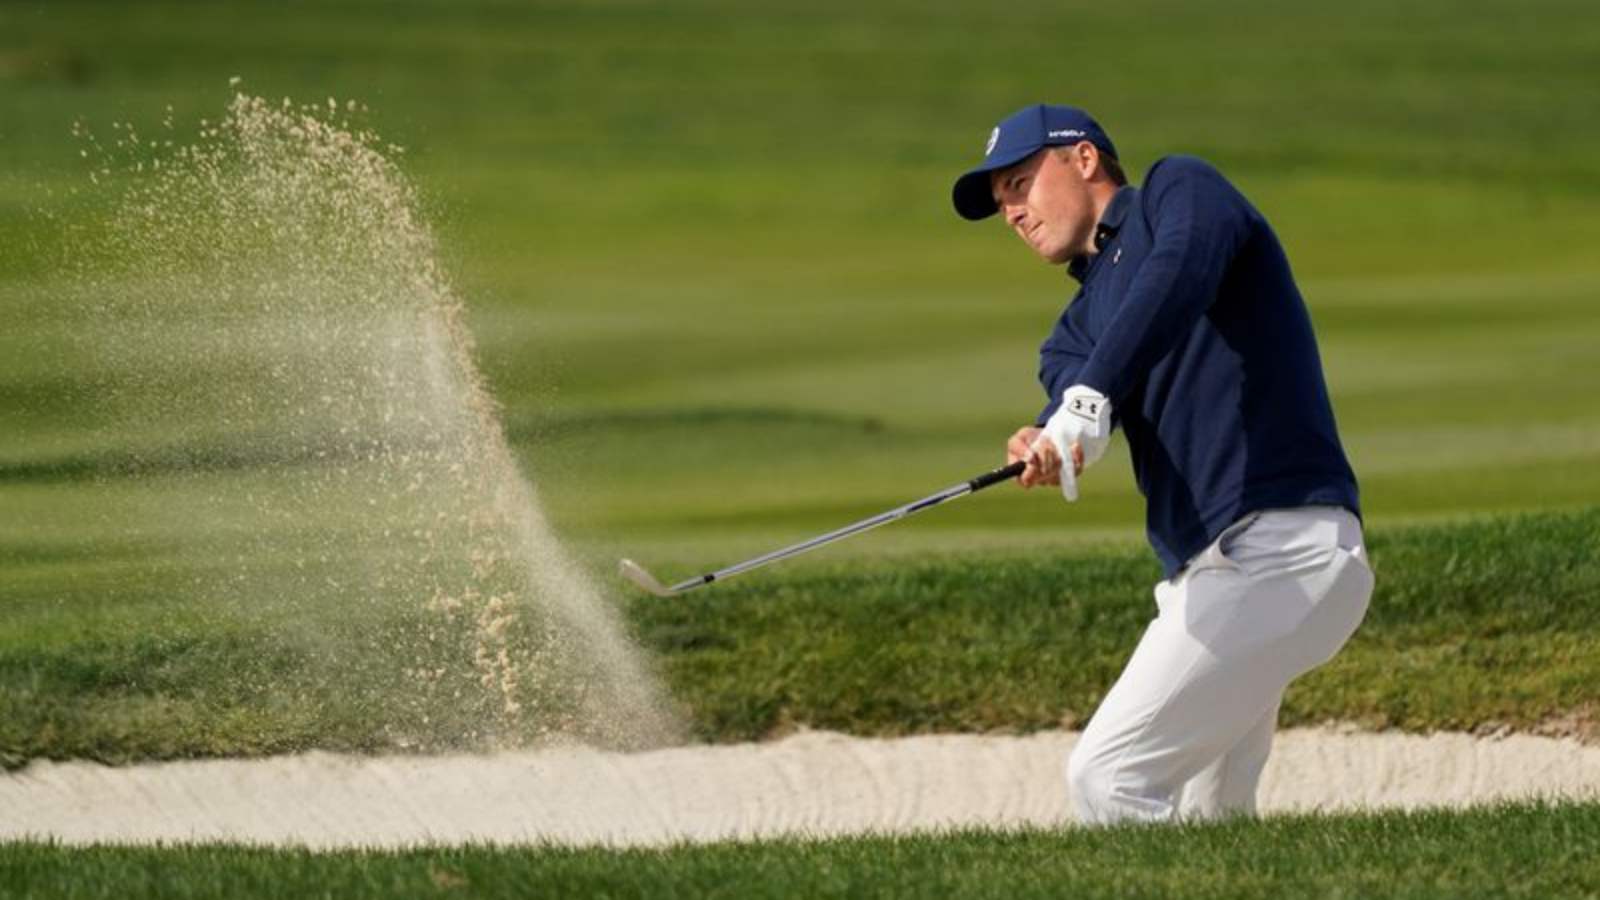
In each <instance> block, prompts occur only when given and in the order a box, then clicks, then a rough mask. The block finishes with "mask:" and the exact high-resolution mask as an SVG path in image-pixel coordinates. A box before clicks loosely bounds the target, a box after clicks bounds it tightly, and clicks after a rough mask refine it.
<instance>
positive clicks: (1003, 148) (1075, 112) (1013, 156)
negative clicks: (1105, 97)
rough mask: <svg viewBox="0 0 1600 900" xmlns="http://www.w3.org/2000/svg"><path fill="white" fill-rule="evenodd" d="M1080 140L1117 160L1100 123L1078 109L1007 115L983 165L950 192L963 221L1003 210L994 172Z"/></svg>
mask: <svg viewBox="0 0 1600 900" xmlns="http://www.w3.org/2000/svg"><path fill="white" fill-rule="evenodd" d="M1079 141H1088V142H1089V143H1091V144H1093V145H1095V146H1096V147H1099V148H1100V152H1101V153H1104V154H1106V155H1108V156H1110V157H1111V158H1112V159H1116V158H1117V148H1116V146H1115V145H1113V144H1112V143H1111V138H1109V137H1107V136H1106V133H1105V131H1103V130H1102V129H1101V128H1100V123H1098V122H1096V121H1095V120H1094V119H1093V118H1091V117H1090V115H1089V114H1088V113H1086V112H1084V111H1083V110H1081V109H1078V108H1077V107H1075V106H1050V105H1048V104H1044V103H1035V104H1034V105H1032V106H1026V107H1023V108H1022V109H1019V110H1017V111H1016V112H1014V113H1012V114H1011V115H1009V116H1006V117H1005V118H1004V119H1002V120H1001V121H1000V124H999V125H996V126H995V127H994V130H993V131H991V132H989V144H988V146H986V147H984V148H983V163H982V164H981V165H979V166H978V167H977V168H976V169H973V170H972V171H970V172H968V173H966V174H965V175H962V176H961V177H960V178H957V179H956V186H955V189H954V190H952V191H951V192H950V194H951V198H952V199H954V200H955V203H956V212H958V213H960V214H961V217H962V218H963V219H974V220H976V219H984V218H988V217H989V216H992V215H994V214H995V213H996V212H998V211H999V209H998V208H997V207H996V206H995V205H994V193H993V191H991V190H990V187H989V173H990V172H993V171H995V170H996V169H1004V168H1005V167H1006V166H1010V165H1015V164H1016V163H1019V162H1021V161H1023V160H1025V159H1027V158H1028V157H1030V156H1032V155H1033V154H1034V153H1037V152H1038V151H1039V149H1040V148H1042V147H1062V146H1068V147H1070V146H1072V145H1074V144H1076V143H1078V142H1079Z"/></svg>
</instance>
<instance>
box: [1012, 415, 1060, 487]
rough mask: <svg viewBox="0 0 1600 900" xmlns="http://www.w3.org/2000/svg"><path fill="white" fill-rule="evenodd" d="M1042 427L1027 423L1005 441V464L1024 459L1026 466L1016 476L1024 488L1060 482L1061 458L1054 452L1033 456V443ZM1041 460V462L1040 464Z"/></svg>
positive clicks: (1037, 438)
mask: <svg viewBox="0 0 1600 900" xmlns="http://www.w3.org/2000/svg"><path fill="white" fill-rule="evenodd" d="M1043 431H1044V429H1042V428H1039V427H1037V426H1035V425H1028V426H1025V427H1022V428H1018V429H1017V433H1016V434H1013V435H1012V436H1011V440H1009V441H1007V442H1006V465H1008V466H1009V465H1011V464H1012V463H1014V462H1020V461H1023V460H1026V461H1027V462H1028V467H1027V468H1025V469H1023V470H1022V474H1021V475H1018V476H1017V483H1018V484H1020V485H1022V486H1023V487H1025V488H1031V487H1034V486H1036V485H1041V484H1060V483H1061V459H1060V457H1058V456H1057V455H1056V454H1054V453H1049V454H1041V455H1040V456H1041V457H1042V459H1041V458H1037V457H1035V454H1034V453H1033V445H1034V443H1035V442H1036V441H1038V440H1039V435H1040V433H1042V432H1043ZM1041 462H1042V464H1041Z"/></svg>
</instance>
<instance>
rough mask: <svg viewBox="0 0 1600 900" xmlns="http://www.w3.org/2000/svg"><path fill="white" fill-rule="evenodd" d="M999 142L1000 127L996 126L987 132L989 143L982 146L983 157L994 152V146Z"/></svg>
mask: <svg viewBox="0 0 1600 900" xmlns="http://www.w3.org/2000/svg"><path fill="white" fill-rule="evenodd" d="M999 142H1000V126H999V125H996V126H995V127H994V130H993V131H991V132H989V143H987V144H984V145H983V155H984V156H988V155H989V154H991V153H993V152H994V145H995V144H998V143H999Z"/></svg>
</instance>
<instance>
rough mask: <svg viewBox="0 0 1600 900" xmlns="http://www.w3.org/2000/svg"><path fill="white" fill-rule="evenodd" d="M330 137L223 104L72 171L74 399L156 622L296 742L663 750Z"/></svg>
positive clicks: (414, 207) (319, 109)
mask: <svg viewBox="0 0 1600 900" xmlns="http://www.w3.org/2000/svg"><path fill="white" fill-rule="evenodd" d="M354 112H355V111H354V109H353V107H350V106H342V105H340V104H338V103H336V102H335V101H332V100H329V101H328V102H327V104H324V105H316V106H294V105H292V104H290V103H289V101H287V100H286V101H284V102H283V103H282V104H273V103H268V102H266V101H264V100H262V99H260V98H257V97H250V96H244V95H239V96H236V97H235V98H234V100H233V102H232V104H231V105H230V107H229V109H228V112H227V115H226V117H225V118H224V119H223V120H222V121H220V122H218V123H203V124H202V129H201V134H200V138H199V139H198V140H197V141H195V142H194V143H192V144H189V145H187V146H181V147H173V146H172V144H171V142H162V143H157V142H152V141H148V140H142V139H141V138H140V136H138V135H137V134H135V133H133V131H132V129H126V131H125V132H123V133H122V134H121V135H120V137H119V141H118V143H119V144H120V145H122V148H123V151H124V152H123V153H122V155H121V157H120V159H121V161H120V162H118V163H117V164H116V165H115V167H114V168H115V171H113V167H112V166H111V165H110V164H108V166H107V168H105V169H103V170H101V171H98V172H97V173H96V176H95V180H96V183H97V184H98V185H99V187H98V188H96V190H100V191H102V192H104V191H114V192H116V197H117V199H116V202H115V209H116V210H117V212H116V214H115V215H114V216H112V217H111V220H110V222H109V224H108V225H107V226H106V227H104V228H103V229H102V230H96V231H95V233H93V234H92V235H91V234H84V235H80V236H79V239H78V240H77V244H78V246H77V248H76V249H77V251H78V252H77V258H78V261H79V262H78V265H79V268H80V276H81V279H80V280H81V282H82V285H83V291H84V295H85V296H86V297H87V298H88V299H87V300H86V301H85V302H86V303H88V304H90V305H91V306H92V308H93V309H94V312H95V316H96V317H97V318H98V319H101V320H102V321H104V322H109V323H113V324H114V327H111V328H107V329H106V330H104V331H101V332H98V333H97V337H96V339H95V346H94V348H93V350H94V352H95V355H96V357H97V358H98V360H99V366H100V381H101V384H100V387H99V389H98V391H97V399H96V401H95V402H96V403H97V404H98V406H99V408H100V411H101V412H102V414H103V415H104V417H105V418H106V419H107V420H108V421H112V422H114V423H115V426H114V428H112V429H109V430H108V434H109V435H113V436H114V438H112V439H113V440H114V441H115V442H116V443H118V444H120V447H119V449H118V452H119V453H121V454H122V457H121V458H122V459H123V460H124V463H123V464H122V466H121V469H122V471H121V472H120V474H119V476H118V479H116V480H121V481H123V482H127V481H136V482H138V483H139V484H140V485H141V487H142V488H144V489H145V490H143V491H142V492H134V493H131V494H127V495H126V496H125V497H124V499H122V500H121V501H119V502H120V504H121V505H120V506H119V507H118V508H117V509H116V510H115V511H114V513H113V514H114V515H115V516H116V517H117V519H118V521H119V522H121V523H122V524H124V525H125V526H126V527H127V528H128V529H130V532H129V533H130V534H135V535H141V536H143V537H144V538H145V539H146V543H147V544H149V545H155V546H170V545H172V544H178V545H179V546H177V547H176V548H175V549H172V550H171V551H170V552H171V553H172V554H173V555H174V556H175V557H176V558H177V562H176V563H173V564H172V565H173V569H174V572H175V575H174V577H173V578H172V579H171V591H170V594H169V595H168V596H166V597H165V598H164V602H171V603H173V604H174V608H175V609H177V610H181V612H176V613H174V616H175V617H176V618H181V617H183V616H203V617H207V618H208V619H209V620H211V621H212V622H213V623H216V622H221V623H224V624H225V625H226V627H225V628H222V627H219V628H218V629H217V630H218V631H222V632H225V633H227V634H228V635H230V636H236V640H235V644H234V645H233V648H232V650H231V651H227V652H236V653H237V654H238V659H237V660H236V664H234V663H232V662H230V664H228V665H226V666H224V667H223V668H224V669H225V670H226V671H227V673H228V674H227V676H226V677H228V678H234V679H236V680H237V682H238V683H237V685H233V686H232V688H233V689H232V690H231V691H223V692H221V693H223V694H226V695H230V696H234V697H236V698H237V704H238V705H237V708H236V709H231V710H226V711H225V712H228V713H231V714H237V715H239V716H241V717H243V718H244V719H246V720H247V719H248V718H249V715H250V711H251V709H252V706H253V705H254V706H259V705H261V704H266V705H272V704H287V705H291V706H295V707H297V708H304V709H305V710H308V711H310V712H308V713H307V716H308V720H307V721H306V722H305V725H304V731H305V734H304V736H303V740H301V741H300V742H299V743H301V744H303V745H304V746H330V745H331V746H360V747H366V748H368V749H373V748H381V747H404V748H423V749H439V748H486V747H498V746H507V745H514V744H522V743H527V742H530V741H539V740H542V739H548V738H558V737H560V738H575V739H580V740H585V741H590V742H594V743H599V744H603V745H608V746H616V747H636V746H641V745H648V744H651V743H655V742H658V741H661V740H663V739H666V738H667V737H668V735H670V734H671V733H672V731H673V727H672V724H671V717H670V716H669V715H667V714H666V713H664V712H662V709H663V704H662V701H661V698H660V697H659V696H658V691H657V689H656V687H655V685H654V683H653V681H652V679H651V678H650V677H649V675H648V674H647V672H646V671H645V668H644V667H643V666H642V665H641V662H640V659H639V657H638V655H637V653H636V651H635V650H634V648H633V647H632V646H631V644H630V642H629V641H628V640H627V639H626V638H625V636H624V633H623V630H622V628H621V626H620V624H619V622H618V620H617V617H616V616H615V614H614V612H613V611H612V609H611V608H610V606H609V605H608V604H607V602H606V601H605V599H604V598H603V597H601V596H600V595H599V594H598V592H597V591H596V589H595V587H594V586H593V585H592V584H590V583H588V582H587V580H586V578H585V576H584V575H583V574H582V572H581V570H580V568H579V567H577V566H576V565H575V564H574V563H573V561H572V560H571V559H569V558H568V556H567V555H566V553H565V552H564V550H563V549H562V548H561V546H560V545H559V543H558V541H557V540H556V538H555V537H554V535H553V534H552V533H551V532H550V529H549V528H548V526H547V523H546V522H545V520H544V518H543V516H542V514H541V513H540V511H539V505H538V501H537V497H536V495H535V491H534V489H533V487H532V485H531V484H530V483H529V482H528V480H526V479H525V478H524V477H523V475H522V474H521V473H520V472H519V469H518V466H517V464H516V461H515V459H514V458H513V456H512V453H511V451H510V450H509V448H508V446H507V444H506V441H505V438H504V435H503V432H502V429H501V426H500V422H499V418H498V415H497V411H496V407H495V405H494V403H493V402H492V400H491V398H490V396H489V395H488V393H487V391H486V390H485V387H484V385H483V383H482V381H481V379H480V377H479V375H478V373H477V370H476V368H475V365H474V362H473V347H472V342H471V339H470V336H469V334H468V332H467V330H466V328H465V327H464V325H463V321H462V307H461V304H460V302H459V300H458V298H457V296H456V295H455V293H454V292H453V291H452V289H451V287H450V285H449V283H448V281H447V279H446V277H445V275H444V274H443V273H442V272H441V270H440V266H439V264H438V254H437V252H436V248H435V245H434V241H433V238H432V236H431V234H430V232H429V230H428V229H427V227H426V226H425V225H424V224H423V222H422V221H421V220H420V217H419V214H418V202H417V198H416V196H415V193H414V190H413V189H412V187H411V186H410V184H409V183H408V182H407V180H406V179H405V178H404V177H403V175H402V174H401V172H400V171H399V169H398V168H397V167H396V166H395V164H394V163H393V162H392V161H391V158H390V157H391V156H392V155H393V148H389V147H386V146H384V145H382V144H381V143H380V142H379V141H378V140H377V139H376V138H375V137H374V136H373V135H372V134H370V133H367V132H364V131H360V130H356V129H353V128H351V127H350V126H349V125H348V123H347V122H346V121H345V119H346V117H347V116H350V115H353V114H354ZM179 625H181V623H178V622H175V624H174V627H178V626H179ZM214 643H215V642H213V645H214ZM213 645H208V647H210V649H209V650H207V652H223V651H218V650H216V649H215V647H214V646H213ZM214 693H215V692H214Z"/></svg>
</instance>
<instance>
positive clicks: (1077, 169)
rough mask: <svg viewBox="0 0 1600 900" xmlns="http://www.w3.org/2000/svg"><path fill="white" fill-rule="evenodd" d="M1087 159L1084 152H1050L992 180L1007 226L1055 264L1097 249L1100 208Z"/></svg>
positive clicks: (992, 176) (1042, 152) (1001, 171)
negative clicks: (1093, 193)
mask: <svg viewBox="0 0 1600 900" xmlns="http://www.w3.org/2000/svg"><path fill="white" fill-rule="evenodd" d="M1082 160H1083V157H1082V154H1081V153H1080V151H1079V148H1076V147H1075V148H1070V149H1068V151H1067V152H1066V153H1058V152H1056V148H1053V147H1046V148H1044V149H1043V150H1040V151H1039V152H1038V153H1035V154H1033V155H1032V156H1030V157H1028V158H1027V159H1025V160H1023V161H1022V162H1019V163H1017V164H1016V165H1013V166H1010V167H1008V168H1004V169H999V170H997V171H995V172H993V173H991V174H990V175H989V188H990V190H992V191H993V192H994V200H995V204H996V205H997V206H999V207H1000V214H1001V215H1002V216H1004V217H1005V221H1006V224H1007V225H1009V226H1010V227H1011V230H1012V231H1015V232H1016V233H1017V237H1020V238H1022V240H1023V242H1024V243H1026V244H1027V245H1028V246H1029V247H1032V248H1033V252H1035V253H1037V254H1039V255H1040V256H1042V257H1044V258H1045V260H1046V261H1048V262H1050V263H1052V264H1055V263H1064V262H1066V261H1067V260H1069V259H1071V258H1073V257H1074V256H1080V255H1082V254H1084V253H1088V252H1089V250H1090V248H1091V243H1090V240H1091V237H1092V235H1093V233H1094V225H1095V209H1094V201H1093V198H1092V196H1091V194H1090V191H1089V181H1088V179H1087V178H1086V177H1085V175H1084V172H1083V168H1084V165H1083V161H1082ZM1091 171H1092V168H1091Z"/></svg>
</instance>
